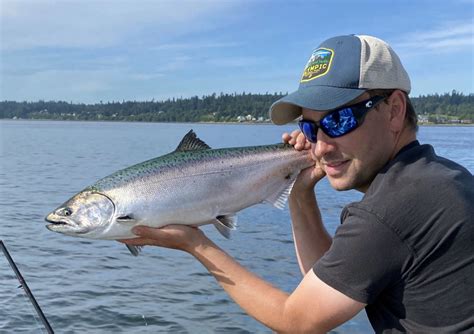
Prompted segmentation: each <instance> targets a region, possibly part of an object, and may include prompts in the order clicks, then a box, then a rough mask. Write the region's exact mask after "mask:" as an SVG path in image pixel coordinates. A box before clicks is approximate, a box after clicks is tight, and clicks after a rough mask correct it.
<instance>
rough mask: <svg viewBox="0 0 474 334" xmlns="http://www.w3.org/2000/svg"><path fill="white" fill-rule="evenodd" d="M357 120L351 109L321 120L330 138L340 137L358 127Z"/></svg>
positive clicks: (321, 124) (322, 126)
mask: <svg viewBox="0 0 474 334" xmlns="http://www.w3.org/2000/svg"><path fill="white" fill-rule="evenodd" d="M357 125H358V123H357V119H356V118H355V116H354V113H353V112H352V109H351V108H345V109H341V110H338V111H337V112H334V113H331V114H329V115H327V116H326V117H324V118H323V119H321V121H320V126H321V128H322V129H323V130H324V132H325V133H326V134H327V135H328V136H330V137H333V138H335V137H340V136H343V135H345V134H346V133H348V132H350V131H352V130H353V129H355V128H356V127H357Z"/></svg>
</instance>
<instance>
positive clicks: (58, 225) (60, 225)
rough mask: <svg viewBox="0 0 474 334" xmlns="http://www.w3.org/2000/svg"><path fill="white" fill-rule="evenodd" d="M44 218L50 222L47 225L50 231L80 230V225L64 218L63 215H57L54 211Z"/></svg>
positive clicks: (74, 231)
mask: <svg viewBox="0 0 474 334" xmlns="http://www.w3.org/2000/svg"><path fill="white" fill-rule="evenodd" d="M44 220H45V221H46V222H48V223H49V224H47V225H46V228H47V229H48V230H50V231H53V232H59V233H67V232H72V233H78V232H80V228H79V226H77V225H76V224H74V223H72V222H70V221H67V220H64V219H63V218H61V217H58V216H56V215H55V214H54V213H51V214H49V215H48V216H47V217H46V218H45V219H44Z"/></svg>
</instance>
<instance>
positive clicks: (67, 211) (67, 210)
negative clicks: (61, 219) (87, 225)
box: [63, 208, 72, 216]
mask: <svg viewBox="0 0 474 334" xmlns="http://www.w3.org/2000/svg"><path fill="white" fill-rule="evenodd" d="M63 214H64V215H65V216H70V215H72V210H71V209H70V208H64V210H63Z"/></svg>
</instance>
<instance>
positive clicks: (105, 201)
mask: <svg viewBox="0 0 474 334" xmlns="http://www.w3.org/2000/svg"><path fill="white" fill-rule="evenodd" d="M114 212H115V205H114V203H113V202H112V201H111V199H110V198H109V197H107V196H105V195H103V194H101V193H98V192H92V191H83V192H80V193H78V194H77V195H75V196H74V197H72V198H71V199H69V200H68V201H67V202H65V203H64V204H62V205H60V206H59V207H58V208H57V209H56V210H54V211H53V212H51V213H50V214H49V215H47V216H46V218H45V220H46V221H47V222H49V223H50V224H48V225H46V227H47V228H48V229H49V230H50V231H53V232H58V233H63V234H67V235H72V236H82V237H89V238H94V235H95V234H100V231H102V230H104V229H105V228H106V227H107V226H108V225H110V224H111V223H112V220H113V219H112V218H113V215H114Z"/></svg>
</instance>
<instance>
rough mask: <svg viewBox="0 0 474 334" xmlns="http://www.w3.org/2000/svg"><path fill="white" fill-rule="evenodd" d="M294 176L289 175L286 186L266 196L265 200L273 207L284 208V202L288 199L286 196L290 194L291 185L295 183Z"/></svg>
mask: <svg viewBox="0 0 474 334" xmlns="http://www.w3.org/2000/svg"><path fill="white" fill-rule="evenodd" d="M296 176H297V175H296ZM296 176H294V177H289V178H288V182H287V183H286V186H285V188H284V189H283V191H281V192H279V193H276V194H273V195H272V196H270V197H269V198H267V199H266V200H265V202H268V203H270V204H271V205H273V206H274V207H276V208H278V209H280V210H283V209H284V208H285V204H286V202H287V201H288V197H289V196H290V193H291V189H293V185H294V184H295V181H296Z"/></svg>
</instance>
